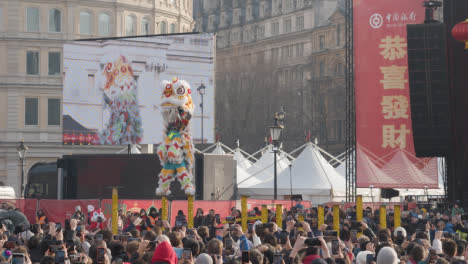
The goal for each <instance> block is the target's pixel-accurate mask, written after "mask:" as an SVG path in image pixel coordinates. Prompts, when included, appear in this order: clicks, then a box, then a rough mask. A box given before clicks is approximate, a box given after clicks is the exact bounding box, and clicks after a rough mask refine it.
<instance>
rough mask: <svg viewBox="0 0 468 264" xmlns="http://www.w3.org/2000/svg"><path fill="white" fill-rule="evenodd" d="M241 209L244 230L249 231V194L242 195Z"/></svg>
mask: <svg viewBox="0 0 468 264" xmlns="http://www.w3.org/2000/svg"><path fill="white" fill-rule="evenodd" d="M241 209H242V219H241V223H242V230H243V231H244V232H246V231H247V196H242V197H241Z"/></svg>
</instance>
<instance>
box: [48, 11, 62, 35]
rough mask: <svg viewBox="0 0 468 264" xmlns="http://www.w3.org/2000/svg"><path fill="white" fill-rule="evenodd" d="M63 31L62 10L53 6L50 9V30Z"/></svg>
mask: <svg viewBox="0 0 468 264" xmlns="http://www.w3.org/2000/svg"><path fill="white" fill-rule="evenodd" d="M61 31H62V12H60V10H58V9H56V8H53V9H50V10H49V32H61Z"/></svg>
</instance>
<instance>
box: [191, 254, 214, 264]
mask: <svg viewBox="0 0 468 264" xmlns="http://www.w3.org/2000/svg"><path fill="white" fill-rule="evenodd" d="M195 264H213V259H212V258H211V256H210V255H208V254H206V253H202V254H200V255H198V257H197V259H196V260H195Z"/></svg>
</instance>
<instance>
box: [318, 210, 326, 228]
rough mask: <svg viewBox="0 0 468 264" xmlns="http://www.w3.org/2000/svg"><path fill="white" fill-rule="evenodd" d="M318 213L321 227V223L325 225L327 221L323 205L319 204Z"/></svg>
mask: <svg viewBox="0 0 468 264" xmlns="http://www.w3.org/2000/svg"><path fill="white" fill-rule="evenodd" d="M317 213H318V216H317V218H318V223H317V225H318V227H320V226H321V225H323V224H324V223H325V211H324V210H323V205H319V206H318V210H317Z"/></svg>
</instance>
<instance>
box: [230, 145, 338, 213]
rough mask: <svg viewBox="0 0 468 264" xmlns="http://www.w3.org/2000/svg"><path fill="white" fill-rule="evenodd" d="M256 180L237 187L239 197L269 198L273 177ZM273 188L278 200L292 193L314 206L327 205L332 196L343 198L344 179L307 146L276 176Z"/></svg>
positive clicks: (316, 151) (320, 155) (311, 146)
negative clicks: (244, 195)
mask: <svg viewBox="0 0 468 264" xmlns="http://www.w3.org/2000/svg"><path fill="white" fill-rule="evenodd" d="M267 153H268V152H267ZM265 155H266V154H265ZM262 158H263V157H262ZM262 158H261V159H260V160H259V161H261V160H262ZM253 166H255V164H254V165H253ZM278 167H280V166H278ZM259 178H260V177H256V178H255V179H252V180H250V182H249V185H248V186H247V185H246V184H243V183H241V184H239V193H241V194H246V195H250V196H251V197H254V198H271V196H272V195H273V193H272V190H273V188H274V177H273V175H271V176H270V177H265V178H262V180H261V179H259ZM264 179H266V180H264ZM291 183H292V186H291ZM277 188H278V196H279V198H281V197H284V196H286V195H291V192H292V194H293V195H302V198H303V199H304V200H309V201H312V202H313V203H314V204H318V203H324V202H329V201H331V200H332V197H333V196H344V195H345V193H344V191H345V181H344V177H343V176H341V175H339V174H338V173H337V172H336V170H335V168H333V167H332V166H331V165H330V164H329V163H328V162H327V160H325V158H324V157H323V156H322V154H320V152H319V151H318V150H317V149H316V148H315V147H314V146H313V145H312V144H311V143H308V144H306V145H305V148H304V149H303V150H302V152H301V154H299V156H298V157H297V158H296V159H295V160H294V161H292V164H291V170H289V169H284V170H282V172H279V173H278V183H277Z"/></svg>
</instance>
